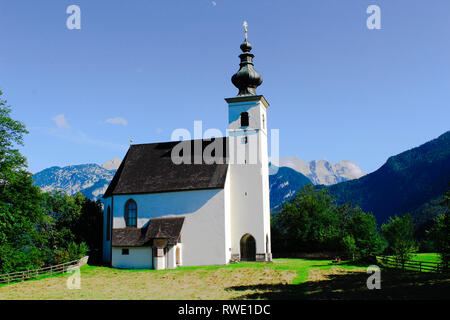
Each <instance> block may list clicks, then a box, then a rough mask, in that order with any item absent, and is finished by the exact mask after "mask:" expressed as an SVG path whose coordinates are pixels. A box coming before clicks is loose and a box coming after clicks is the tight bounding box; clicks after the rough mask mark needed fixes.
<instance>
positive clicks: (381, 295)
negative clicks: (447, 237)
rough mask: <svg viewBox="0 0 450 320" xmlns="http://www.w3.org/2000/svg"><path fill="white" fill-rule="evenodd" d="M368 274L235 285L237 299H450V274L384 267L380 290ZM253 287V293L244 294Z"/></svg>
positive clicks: (233, 288) (357, 273) (354, 273)
mask: <svg viewBox="0 0 450 320" xmlns="http://www.w3.org/2000/svg"><path fill="white" fill-rule="evenodd" d="M368 277H369V274H366V273H364V272H351V273H346V274H333V275H327V276H325V277H324V279H323V280H319V281H307V282H304V283H301V284H297V285H295V284H284V285H283V284H279V285H253V286H235V287H229V288H227V290H234V291H239V292H242V293H243V294H242V295H241V296H239V297H238V298H237V299H269V300H280V299H283V300H285V299H305V300H329V299H331V300H372V299H375V300H416V299H420V300H429V299H432V300H436V299H437V300H443V299H445V300H449V299H450V275H448V274H447V275H445V274H429V273H416V272H401V271H395V270H382V272H381V289H380V290H376V289H374V290H369V289H368V288H367V286H366V281H367V278H368ZM247 290H251V291H253V292H251V293H244V292H245V291H247Z"/></svg>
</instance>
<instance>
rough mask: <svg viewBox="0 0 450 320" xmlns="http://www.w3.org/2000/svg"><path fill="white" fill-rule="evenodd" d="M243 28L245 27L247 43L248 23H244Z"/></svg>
mask: <svg viewBox="0 0 450 320" xmlns="http://www.w3.org/2000/svg"><path fill="white" fill-rule="evenodd" d="M243 26H244V30H245V41H247V27H248V23H247V21H244V24H243Z"/></svg>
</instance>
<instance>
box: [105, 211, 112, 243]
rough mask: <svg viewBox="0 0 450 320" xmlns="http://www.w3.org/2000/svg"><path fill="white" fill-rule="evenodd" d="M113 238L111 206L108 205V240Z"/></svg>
mask: <svg viewBox="0 0 450 320" xmlns="http://www.w3.org/2000/svg"><path fill="white" fill-rule="evenodd" d="M110 239H111V208H110V207H109V206H108V210H107V214H106V241H109V240H110Z"/></svg>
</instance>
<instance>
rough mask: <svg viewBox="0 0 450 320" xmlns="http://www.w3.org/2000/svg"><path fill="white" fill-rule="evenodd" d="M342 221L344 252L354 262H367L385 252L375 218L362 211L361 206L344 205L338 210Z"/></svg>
mask: <svg viewBox="0 0 450 320" xmlns="http://www.w3.org/2000/svg"><path fill="white" fill-rule="evenodd" d="M336 210H337V212H338V213H339V216H340V220H341V221H342V222H341V224H342V227H341V230H342V245H343V250H344V252H345V253H347V255H348V256H349V257H352V258H353V260H367V259H368V258H369V257H371V256H373V255H376V254H379V253H381V252H382V251H383V249H384V247H385V243H384V242H383V239H382V238H381V236H380V234H379V232H378V227H377V223H376V219H375V216H374V215H373V214H370V213H366V212H364V211H362V209H361V208H360V207H359V206H356V205H352V204H349V203H347V204H343V205H341V206H338V207H337V208H336Z"/></svg>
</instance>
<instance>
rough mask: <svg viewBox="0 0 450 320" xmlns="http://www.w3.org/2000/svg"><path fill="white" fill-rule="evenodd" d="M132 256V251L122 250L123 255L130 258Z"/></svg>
mask: <svg viewBox="0 0 450 320" xmlns="http://www.w3.org/2000/svg"><path fill="white" fill-rule="evenodd" d="M129 254H130V249H122V255H123V256H128V255H129Z"/></svg>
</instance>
